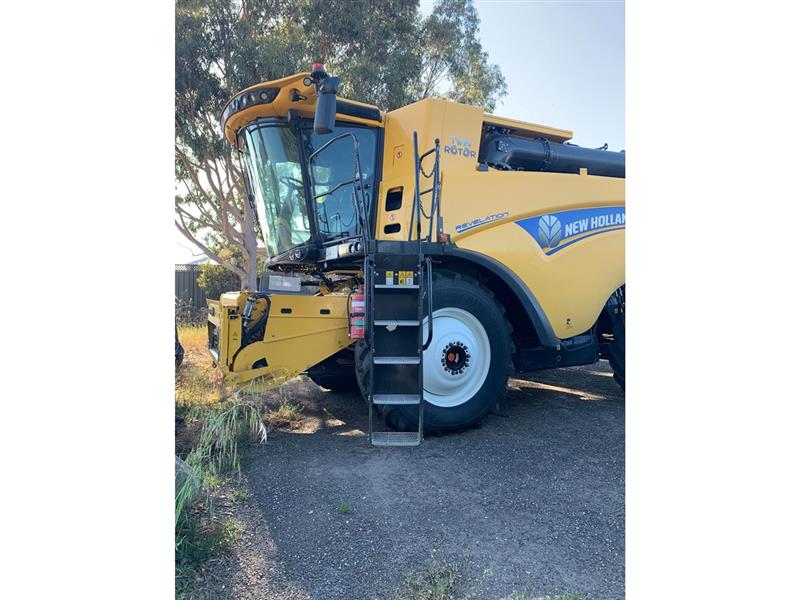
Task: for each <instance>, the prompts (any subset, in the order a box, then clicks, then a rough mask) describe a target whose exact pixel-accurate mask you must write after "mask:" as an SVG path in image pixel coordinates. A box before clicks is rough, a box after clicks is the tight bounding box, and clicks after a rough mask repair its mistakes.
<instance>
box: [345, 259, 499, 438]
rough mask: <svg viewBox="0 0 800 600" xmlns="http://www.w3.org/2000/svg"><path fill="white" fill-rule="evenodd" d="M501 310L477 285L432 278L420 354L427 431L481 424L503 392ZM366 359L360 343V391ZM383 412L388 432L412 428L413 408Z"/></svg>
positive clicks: (451, 277) (448, 276)
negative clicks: (424, 347)
mask: <svg viewBox="0 0 800 600" xmlns="http://www.w3.org/2000/svg"><path fill="white" fill-rule="evenodd" d="M424 301H425V302H427V298H425V300H424ZM504 312H505V311H504V309H503V307H502V306H501V305H500V303H499V302H497V300H495V298H494V295H493V294H492V292H491V291H489V290H488V289H487V288H485V287H484V286H482V285H481V284H480V283H479V282H478V281H476V280H474V279H472V278H468V277H463V276H462V275H460V274H456V273H450V272H446V273H435V274H434V280H433V339H432V341H431V344H430V346H429V347H428V349H427V350H425V352H424V354H423V366H424V368H423V380H424V385H423V388H424V396H423V397H424V399H425V432H426V433H428V434H431V433H445V432H450V431H459V430H462V429H466V428H468V427H473V426H478V425H480V424H481V423H482V422H483V420H484V419H485V418H486V416H487V415H488V414H489V412H490V411H491V410H492V409H493V408H494V407H495V406H496V405H497V401H498V399H499V398H500V396H502V395H503V393H505V390H506V383H507V382H508V376H509V375H510V374H511V372H512V369H513V367H512V363H511V355H512V352H513V344H512V342H511V336H510V334H511V325H510V324H509V323H508V321H507V320H506V318H505V315H504ZM426 336H427V317H426V318H425V325H424V327H423V337H426ZM368 360H369V356H368V350H367V347H366V344H364V343H360V344H359V345H358V346H357V347H356V370H357V372H358V374H359V385H360V387H361V390H362V393H365V392H366V375H367V367H366V365H368V364H369V363H368ZM383 414H384V418H385V420H386V424H387V425H388V426H389V427H391V428H394V429H397V430H400V431H404V430H405V431H408V430H416V428H417V407H415V406H396V407H386V408H385V410H384V411H383Z"/></svg>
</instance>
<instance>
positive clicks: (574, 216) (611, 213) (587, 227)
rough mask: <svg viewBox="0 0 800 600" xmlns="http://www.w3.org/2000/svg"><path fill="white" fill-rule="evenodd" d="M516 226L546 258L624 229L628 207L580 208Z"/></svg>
mask: <svg viewBox="0 0 800 600" xmlns="http://www.w3.org/2000/svg"><path fill="white" fill-rule="evenodd" d="M517 225H519V226H520V227H522V228H523V229H524V230H525V231H527V232H528V233H529V234H530V236H531V237H532V238H533V239H534V240H536V243H537V244H539V247H540V248H541V249H542V250H544V253H545V254H547V255H550V254H553V253H554V252H559V251H561V250H563V249H564V248H567V247H569V246H571V245H572V244H574V243H575V242H579V241H580V240H582V239H585V238H588V237H592V236H595V235H600V234H602V233H607V232H611V231H619V230H622V229H625V207H624V206H607V207H603V208H579V209H577V210H564V211H561V212H557V213H553V214H548V215H542V216H538V217H530V218H528V219H522V220H521V221H517Z"/></svg>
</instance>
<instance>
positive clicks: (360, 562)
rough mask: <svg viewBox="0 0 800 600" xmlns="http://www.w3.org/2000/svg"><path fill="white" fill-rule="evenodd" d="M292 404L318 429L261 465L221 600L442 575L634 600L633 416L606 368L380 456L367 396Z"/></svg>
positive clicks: (508, 589) (300, 393)
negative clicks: (629, 460)
mask: <svg viewBox="0 0 800 600" xmlns="http://www.w3.org/2000/svg"><path fill="white" fill-rule="evenodd" d="M287 388H288V389H285V390H284V391H283V392H282V393H283V394H285V395H287V396H289V397H290V398H291V399H292V400H293V401H296V402H298V403H301V404H302V405H303V407H304V412H303V414H304V415H305V418H304V422H303V426H302V428H301V429H299V430H296V431H292V432H288V431H286V432H284V431H278V432H274V433H272V434H270V437H269V440H268V443H267V444H266V445H264V446H261V447H259V448H258V449H257V450H256V452H255V456H254V457H253V458H252V460H251V461H250V462H249V464H248V466H247V468H246V470H245V476H246V477H245V479H246V480H245V488H247V489H248V490H249V492H250V498H249V499H247V500H240V501H238V502H236V503H235V506H234V505H229V506H228V508H227V510H225V509H224V510H225V512H228V513H229V514H231V515H233V516H234V518H235V519H236V520H237V521H239V522H240V523H241V524H242V525H243V526H244V533H243V535H242V537H241V538H240V539H239V541H238V542H237V544H236V546H235V548H234V550H233V552H232V555H231V556H229V557H227V558H225V559H222V560H220V561H215V563H216V564H215V565H214V566H212V567H211V568H212V569H213V570H214V571H215V575H214V579H215V580H216V588H217V592H216V593H213V592H212V593H211V597H214V596H215V595H216V594H219V595H223V592H224V595H227V596H229V597H233V598H247V599H258V600H267V599H276V600H277V599H282V600H283V599H286V600H294V599H315V600H316V599H324V600H339V599H341V600H356V599H373V598H375V599H387V598H392V597H393V596H394V595H395V594H396V592H397V590H398V589H400V588H401V587H402V585H403V579H404V577H405V576H407V575H408V574H409V573H410V572H413V571H415V570H419V569H420V568H423V567H424V566H426V565H429V564H431V563H432V562H435V561H443V562H446V563H448V564H454V565H457V567H458V569H459V573H460V575H461V577H462V583H461V588H462V591H464V592H469V593H470V594H471V596H470V597H471V598H475V599H476V600H481V599H486V600H498V599H500V598H503V597H505V596H507V595H508V594H511V593H512V592H514V591H521V590H532V591H535V592H536V593H537V594H540V595H545V594H559V593H566V592H577V593H581V594H584V595H586V596H587V597H589V598H591V599H593V600H610V599H619V598H623V597H624V551H625V547H624V527H625V520H624V514H625V504H624V475H625V470H624V464H625V454H624V452H625V447H624V440H625V438H624V433H625V428H624V424H625V405H624V399H623V395H622V393H621V391H620V390H619V388H618V387H617V385H616V383H614V381H613V379H612V378H611V372H610V370H609V369H608V366H607V364H606V363H605V362H601V363H600V364H598V365H594V366H591V367H577V368H570V369H561V370H559V371H546V372H541V373H537V374H535V375H533V376H530V377H527V378H526V379H512V380H511V381H510V385H509V388H510V389H509V392H508V394H507V395H506V397H505V398H504V399H503V400H502V401H501V403H500V407H499V413H498V414H497V415H492V416H490V417H489V419H487V421H486V423H485V424H484V425H483V427H482V428H480V429H473V430H470V431H467V432H464V433H461V434H455V435H448V436H443V437H429V438H426V440H425V441H424V442H423V444H422V446H420V447H418V448H372V447H370V446H369V445H368V444H367V441H366V439H365V437H364V433H363V432H364V431H365V430H366V407H365V406H364V404H363V403H362V401H361V399H360V397H357V396H356V395H350V394H334V393H331V392H325V391H323V390H321V389H320V388H318V387H317V386H316V385H314V384H313V383H311V382H308V381H295V382H292V383H290V384H289V385H288V386H287Z"/></svg>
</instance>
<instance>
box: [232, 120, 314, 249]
mask: <svg viewBox="0 0 800 600" xmlns="http://www.w3.org/2000/svg"><path fill="white" fill-rule="evenodd" d="M243 138H244V139H243V141H244V144H243V146H244V148H243V156H244V163H245V168H246V171H247V173H246V179H247V184H248V187H249V188H250V192H251V193H252V195H253V201H254V204H255V206H256V211H257V212H258V219H259V222H260V224H261V230H262V232H263V233H264V238H265V239H264V243H265V244H266V246H267V253H268V254H269V255H270V256H276V255H278V254H282V253H284V252H286V251H288V250H290V249H291V248H294V247H295V246H299V245H302V244H306V243H308V242H309V240H310V239H311V227H310V224H309V221H308V210H307V208H306V206H307V205H306V196H305V188H304V187H303V170H302V167H301V163H300V148H299V146H298V143H297V137H296V136H295V133H294V132H293V131H292V130H291V129H289V128H288V127H285V126H280V125H266V124H258V123H256V124H255V125H251V126H250V127H248V128H247V129H245V130H244V133H243Z"/></svg>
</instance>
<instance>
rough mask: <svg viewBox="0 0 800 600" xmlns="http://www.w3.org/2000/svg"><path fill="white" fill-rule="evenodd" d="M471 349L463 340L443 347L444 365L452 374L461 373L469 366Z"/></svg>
mask: <svg viewBox="0 0 800 600" xmlns="http://www.w3.org/2000/svg"><path fill="white" fill-rule="evenodd" d="M469 359H470V354H469V349H468V348H467V347H466V346H465V345H464V343H463V342H459V341H455V342H451V343H450V344H448V345H447V346H446V347H445V348H443V349H442V366H443V367H444V370H445V371H447V372H448V373H450V374H451V375H460V374H461V373H463V372H464V369H466V368H467V367H468V366H469Z"/></svg>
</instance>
